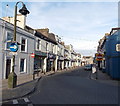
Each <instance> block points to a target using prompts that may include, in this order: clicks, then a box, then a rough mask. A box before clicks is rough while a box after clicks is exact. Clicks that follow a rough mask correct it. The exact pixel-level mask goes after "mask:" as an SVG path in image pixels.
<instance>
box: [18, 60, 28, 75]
mask: <svg viewBox="0 0 120 106" xmlns="http://www.w3.org/2000/svg"><path fill="white" fill-rule="evenodd" d="M21 59H24V70H23V71H19V72H20V73H26V72H27V60H26V58H20V60H19V69H20V65H21Z"/></svg>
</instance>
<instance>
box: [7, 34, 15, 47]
mask: <svg viewBox="0 0 120 106" xmlns="http://www.w3.org/2000/svg"><path fill="white" fill-rule="evenodd" d="M12 40H13V34H12V33H10V32H7V45H6V49H10V45H11V41H12Z"/></svg>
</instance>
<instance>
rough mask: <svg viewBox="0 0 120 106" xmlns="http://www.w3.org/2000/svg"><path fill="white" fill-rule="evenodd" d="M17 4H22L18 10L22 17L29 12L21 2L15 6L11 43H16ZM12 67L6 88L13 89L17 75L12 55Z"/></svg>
mask: <svg viewBox="0 0 120 106" xmlns="http://www.w3.org/2000/svg"><path fill="white" fill-rule="evenodd" d="M19 3H22V8H21V9H20V10H19V12H20V13H21V14H22V15H27V14H29V13H30V12H29V11H28V10H27V8H26V6H25V4H24V3H23V2H22V1H19V2H17V3H16V5H15V13H14V36H13V42H15V43H16V23H17V5H18V4H19ZM12 61H13V66H12V72H11V73H10V74H9V76H8V87H9V88H14V87H15V86H16V85H17V75H16V74H15V72H14V67H15V55H13V60H12Z"/></svg>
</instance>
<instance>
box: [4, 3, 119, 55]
mask: <svg viewBox="0 0 120 106" xmlns="http://www.w3.org/2000/svg"><path fill="white" fill-rule="evenodd" d="M6 4H9V7H8V8H9V9H8V10H7V12H5V10H6V9H5V5H6ZM25 4H26V7H28V9H29V11H30V14H29V15H28V16H27V25H29V26H30V27H32V28H35V29H36V28H49V29H50V32H52V33H54V34H56V35H59V36H60V37H61V38H62V40H63V41H65V44H72V45H73V47H74V50H75V51H76V52H80V53H81V54H83V55H92V54H93V53H94V52H96V51H95V50H96V47H97V46H98V41H99V39H100V38H102V37H103V36H104V34H105V33H109V32H110V31H111V28H113V27H117V26H118V3H117V2H26V3H25ZM14 5H15V3H12V2H9V3H7V2H5V3H2V16H6V14H7V16H10V15H12V16H13V13H14V12H13V11H14V9H13V7H14Z"/></svg>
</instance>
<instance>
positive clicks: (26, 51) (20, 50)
mask: <svg viewBox="0 0 120 106" xmlns="http://www.w3.org/2000/svg"><path fill="white" fill-rule="evenodd" d="M23 39H25V44H24V46H25V50H24V51H23V50H22V46H23V44H22V40H23ZM27 42H28V40H27V38H25V37H21V38H20V43H21V45H20V52H27V46H28V44H27Z"/></svg>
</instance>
